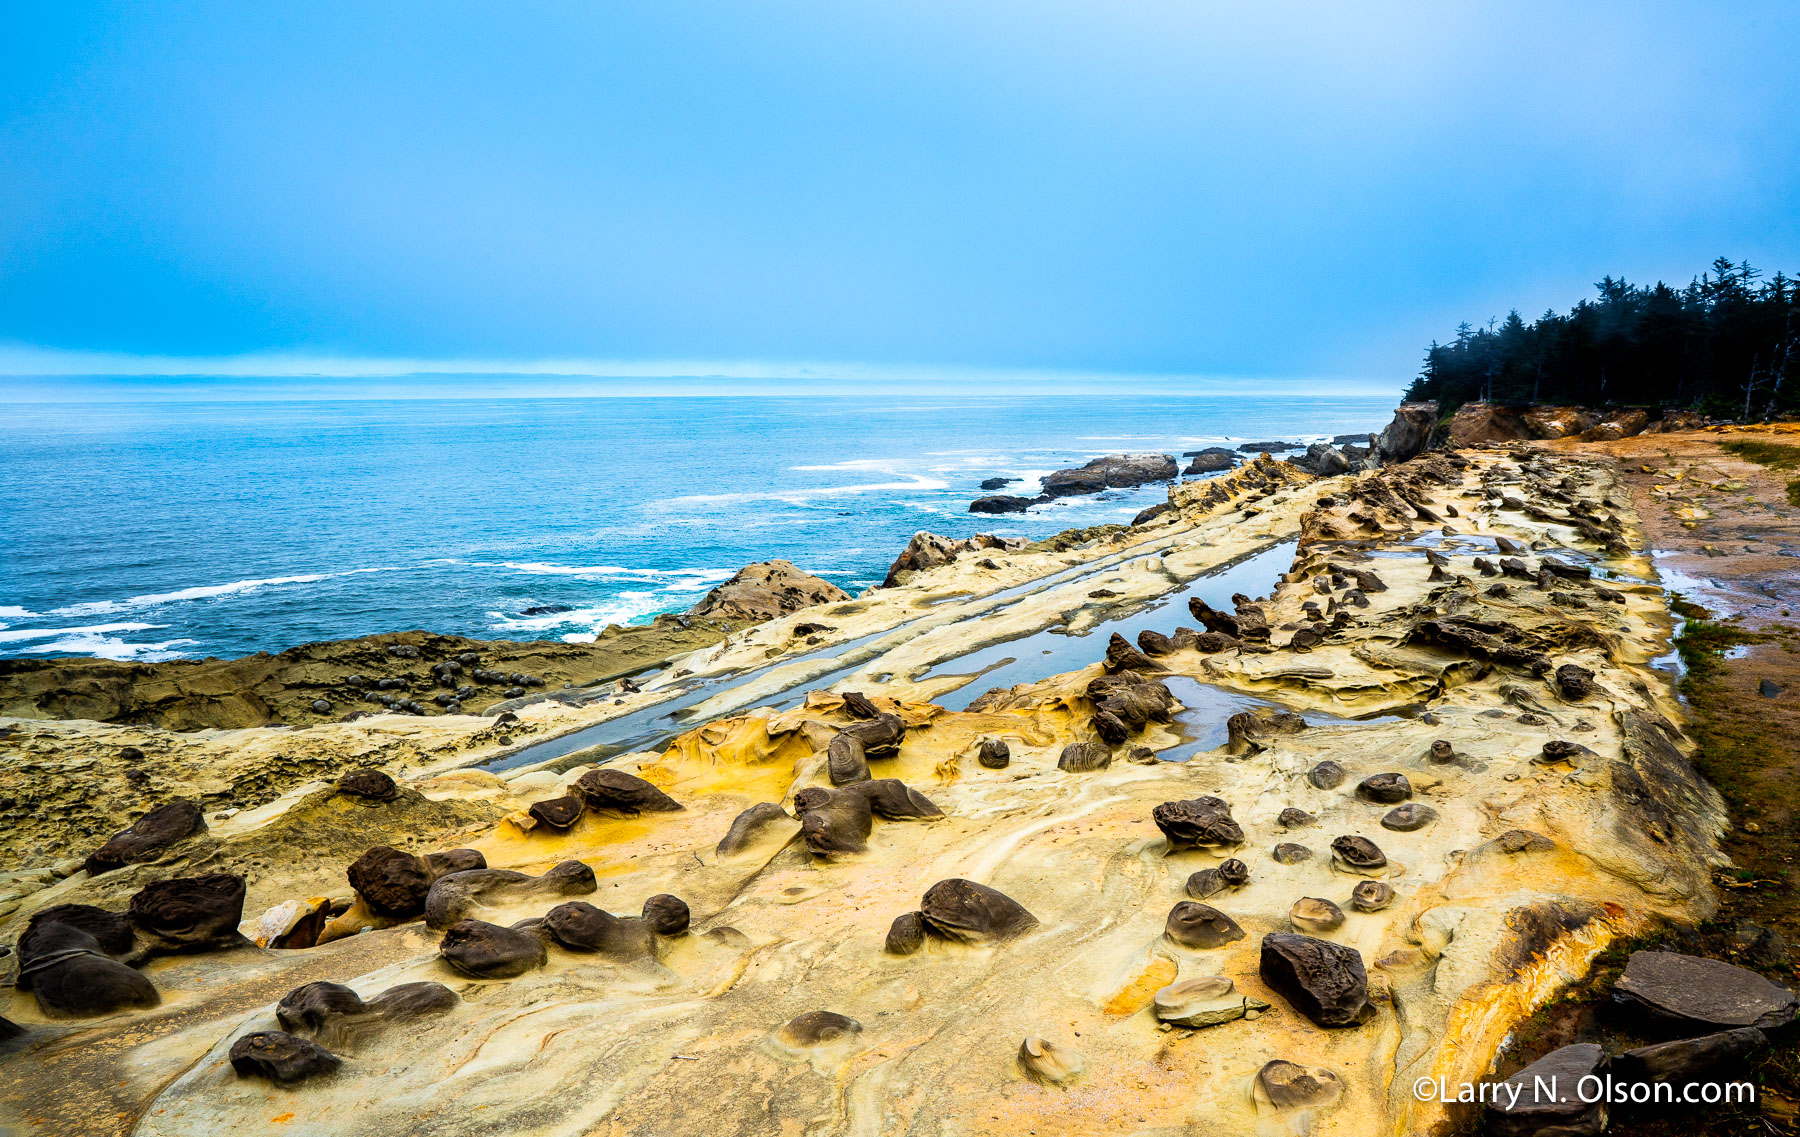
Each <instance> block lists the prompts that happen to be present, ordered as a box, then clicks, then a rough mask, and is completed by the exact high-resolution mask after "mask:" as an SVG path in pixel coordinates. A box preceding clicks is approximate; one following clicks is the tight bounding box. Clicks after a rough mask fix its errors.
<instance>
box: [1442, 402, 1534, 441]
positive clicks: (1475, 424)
mask: <svg viewBox="0 0 1800 1137" xmlns="http://www.w3.org/2000/svg"><path fill="white" fill-rule="evenodd" d="M1529 437H1531V432H1530V430H1529V429H1527V427H1526V425H1525V420H1524V418H1523V417H1522V416H1521V415H1520V413H1519V412H1518V411H1517V410H1515V409H1513V408H1512V407H1503V406H1500V405H1498V404H1496V403H1464V404H1463V405H1462V406H1460V407H1458V408H1456V413H1455V414H1453V415H1451V416H1450V421H1449V423H1447V424H1446V425H1445V426H1444V438H1445V439H1446V440H1447V441H1448V442H1449V443H1450V445H1451V446H1455V447H1459V448H1460V447H1463V446H1477V445H1480V444H1482V443H1486V442H1518V441H1520V440H1521V439H1525V438H1529Z"/></svg>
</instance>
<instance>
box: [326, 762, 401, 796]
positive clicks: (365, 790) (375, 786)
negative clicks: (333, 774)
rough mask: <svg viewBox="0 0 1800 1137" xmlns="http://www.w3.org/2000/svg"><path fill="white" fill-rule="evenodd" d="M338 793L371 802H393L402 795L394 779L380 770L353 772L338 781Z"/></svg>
mask: <svg viewBox="0 0 1800 1137" xmlns="http://www.w3.org/2000/svg"><path fill="white" fill-rule="evenodd" d="M337 792H338V793H341V794H346V795H348V796H350V797H360V798H367V799H368V800H370V801H393V800H394V798H396V797H398V796H399V794H400V787H399V786H397V785H395V784H394V779H392V778H390V777H388V776H387V775H386V774H384V773H382V772H381V771H380V770H368V769H363V770H352V771H350V772H349V773H348V774H345V775H344V776H343V777H341V778H339V779H338V780H337Z"/></svg>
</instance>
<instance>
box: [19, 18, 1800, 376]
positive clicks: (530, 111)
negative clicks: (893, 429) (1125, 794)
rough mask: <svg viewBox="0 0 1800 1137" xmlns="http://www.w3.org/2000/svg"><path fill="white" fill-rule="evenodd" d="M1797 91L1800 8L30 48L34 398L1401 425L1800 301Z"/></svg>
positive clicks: (747, 22)
mask: <svg viewBox="0 0 1800 1137" xmlns="http://www.w3.org/2000/svg"><path fill="white" fill-rule="evenodd" d="M1796 58H1800V5H1794V4H1756V3H1744V4H1718V3H1703V4H1656V3H1642V2H1639V3H1629V4H1600V3H1591V4H1561V5H1535V4H1530V3H1522V2H1519V0H1508V2H1504V3H1478V2H1471V3H1457V4H1442V3H1436V4H1419V5H1387V4H1343V3H1329V4H1281V3H1268V4H1261V3H1259V4H1255V5H1231V6H1226V5H1210V4H1195V3H1192V2H1191V0H1182V2H1169V3H1162V2H1154V0H1136V2H1134V0H1099V2H1094V3H1067V2H1059V0H1031V2H1029V3H1027V2H1023V0H1020V2H1016V3H1014V2H996V0H956V2H954V3H951V2H938V0H912V2H909V3H907V4H889V5H876V4H845V3H843V2H842V0H834V2H824V0H822V2H818V3H804V2H778V0H777V2H746V0H735V2H732V3H695V2H687V0H656V2H655V3H650V4H635V5H628V4H621V3H604V2H593V3H581V4H576V3H566V4H534V3H525V2H515V3H508V4H505V5H493V4H474V3H467V4H465V3H456V2H452V0H437V2H433V3H429V4H408V3H402V2H384V3H381V4H366V3H360V4H334V3H323V2H309V3H305V4H283V3H258V4H248V5H246V4H209V3H203V2H197V3H184V4H179V5H174V4H169V5H141V4H137V5H132V4H116V5H113V4H100V3H67V4H48V3H46V4H38V5H33V6H30V7H24V6H21V7H15V8H12V9H10V10H9V19H8V34H7V35H6V36H5V37H0V376H11V378H10V379H6V378H0V392H13V393H17V392H20V391H28V392H36V393H37V394H38V395H39V396H42V395H43V393H44V392H45V391H51V392H54V391H58V390H61V391H70V390H75V389H76V388H77V387H78V386H80V385H81V384H83V383H88V382H89V381H88V380H77V379H74V378H72V377H74V376H90V375H95V374H105V375H118V376H163V377H168V376H185V377H186V378H183V379H181V380H180V381H179V382H174V381H165V380H157V381H145V380H138V381H136V382H135V384H134V383H128V382H123V381H119V382H116V383H114V387H115V389H116V390H119V391H144V390H168V389H173V388H174V387H179V389H181V390H183V391H187V392H190V393H191V392H193V391H196V390H206V389H209V384H211V385H216V386H217V387H218V389H224V385H227V384H233V385H234V386H233V387H232V389H245V384H246V383H249V384H250V385H251V386H253V387H255V388H256V389H257V390H261V391H263V392H264V393H275V394H278V393H280V392H282V391H288V392H293V391H314V390H321V389H327V388H329V389H333V390H339V391H343V390H350V389H356V388H358V387H365V388H367V389H371V390H373V389H376V388H377V387H379V386H380V384H374V383H365V382H364V377H376V378H381V377H394V376H406V375H409V374H412V373H456V374H458V375H463V376H470V375H473V376H490V377H492V376H508V375H514V374H522V375H523V376H525V377H527V378H528V379H533V381H542V380H543V378H544V377H546V376H564V377H566V376H570V375H574V376H602V377H608V378H610V379H629V380H632V381H633V382H635V383H636V384H637V385H638V387H639V388H640V389H642V388H644V387H646V386H647V387H648V388H649V389H656V388H657V387H658V386H659V383H660V381H659V380H658V379H657V378H656V377H658V376H710V377H713V382H714V384H715V385H720V384H722V385H724V386H726V387H729V386H731V384H733V383H738V382H749V381H753V380H756V379H758V378H759V377H761V378H766V377H776V378H780V377H784V376H805V377H812V378H813V379H815V380H818V381H822V382H835V381H848V382H850V383H851V384H854V383H855V382H856V381H859V380H867V381H871V382H873V381H877V380H879V381H882V382H886V383H898V384H901V385H905V384H906V383H908V382H910V381H912V380H913V379H915V378H921V377H931V378H934V379H935V380H936V381H938V382H939V383H942V384H946V385H948V386H950V387H952V388H954V387H955V386H957V385H959V384H962V383H964V382H981V381H987V380H997V381H1024V382H1033V381H1039V380H1043V381H1052V380H1053V381H1054V382H1057V383H1062V384H1064V385H1067V386H1068V387H1069V388H1070V389H1072V390H1079V389H1082V388H1084V387H1092V386H1105V385H1106V384H1109V383H1111V384H1115V385H1116V384H1119V383H1122V382H1128V381H1130V380H1132V379H1134V378H1137V379H1144V378H1155V377H1173V378H1174V379H1176V380H1179V381H1181V382H1184V383H1187V384H1189V386H1190V387H1191V388H1192V389H1210V388H1207V387H1206V384H1213V385H1214V387H1216V389H1219V390H1221V391H1228V390H1232V389H1239V388H1243V387H1244V386H1246V385H1248V386H1250V387H1253V388H1258V389H1262V388H1264V387H1266V384H1267V383H1269V382H1280V383H1285V384H1288V385H1289V388H1290V389H1293V390H1303V389H1314V388H1328V389H1336V390H1344V391H1351V390H1358V391H1361V390H1367V391H1377V392H1385V391H1398V390H1399V389H1400V388H1401V387H1402V386H1404V384H1405V383H1406V381H1407V380H1408V379H1409V378H1410V377H1411V376H1412V375H1413V374H1414V373H1415V372H1416V371H1417V369H1418V365H1419V360H1420V357H1421V355H1422V351H1423V348H1424V346H1425V344H1426V343H1427V342H1428V341H1430V340H1431V339H1433V338H1449V337H1450V336H1451V335H1453V334H1454V329H1455V327H1456V325H1457V323H1458V322H1460V321H1463V320H1469V321H1471V322H1476V323H1480V322H1483V321H1485V320H1487V319H1488V318H1490V317H1503V316H1504V315H1505V314H1506V312H1507V311H1508V310H1509V309H1511V308H1515V307H1516V308H1519V309H1521V310H1523V311H1524V312H1525V314H1526V315H1527V316H1530V315H1533V314H1535V313H1537V312H1540V311H1542V310H1543V309H1544V308H1546V307H1549V306H1557V307H1567V306H1568V305H1569V304H1571V303H1573V302H1575V301H1576V300H1579V299H1581V298H1582V297H1583V296H1585V295H1588V294H1591V283H1592V282H1593V281H1596V280H1598V279H1600V277H1601V276H1603V275H1607V274H1611V275H1614V276H1620V275H1622V276H1625V277H1626V278H1628V279H1631V280H1633V281H1650V280H1654V279H1657V278H1662V279H1667V280H1670V281H1672V282H1681V283H1685V282H1686V281H1687V280H1688V279H1689V278H1690V277H1692V276H1693V275H1695V274H1696V273H1698V272H1699V271H1701V270H1702V269H1704V268H1705V266H1706V265H1707V263H1708V262H1710V261H1711V259H1712V258H1713V257H1715V256H1719V255H1721V254H1723V255H1727V256H1730V257H1732V258H1734V259H1745V258H1747V259H1749V260H1750V261H1751V262H1752V263H1754V264H1756V265H1758V266H1760V267H1763V268H1765V269H1768V270H1773V269H1776V268H1782V269H1786V270H1787V271H1789V272H1796V271H1800V115H1796V114H1795V112H1794V106H1793V101H1792V63H1793V61H1794V60H1795V59H1796ZM44 376H48V377H51V378H49V379H44V378H34V377H44ZM533 377H535V378H533ZM109 382H112V381H109ZM91 386H92V385H91V384H90V385H89V388H83V389H90V388H91ZM102 386H104V384H103V385H102ZM389 386H391V383H390V384H389ZM477 386H480V384H477ZM488 386H491V383H489V384H488ZM383 389H386V388H383ZM668 389H670V390H676V389H680V384H679V383H675V384H668ZM481 393H489V391H488V390H487V389H486V388H485V387H484V388H483V390H482V392H481Z"/></svg>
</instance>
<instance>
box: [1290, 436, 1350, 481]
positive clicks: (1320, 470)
mask: <svg viewBox="0 0 1800 1137" xmlns="http://www.w3.org/2000/svg"><path fill="white" fill-rule="evenodd" d="M1293 462H1294V465H1296V466H1298V467H1300V468H1301V469H1302V470H1305V471H1306V472H1307V473H1309V474H1316V475H1318V476H1319V477H1321V478H1330V477H1335V476H1337V475H1338V474H1347V473H1349V472H1350V470H1351V469H1352V463H1351V461H1350V456H1349V455H1348V454H1346V453H1344V452H1343V451H1342V450H1339V449H1337V448H1336V447H1334V446H1332V445H1331V443H1329V442H1315V443H1313V444H1312V445H1311V446H1308V447H1307V448H1306V453H1305V454H1302V455H1301V456H1300V457H1298V458H1295V459H1294V460H1293Z"/></svg>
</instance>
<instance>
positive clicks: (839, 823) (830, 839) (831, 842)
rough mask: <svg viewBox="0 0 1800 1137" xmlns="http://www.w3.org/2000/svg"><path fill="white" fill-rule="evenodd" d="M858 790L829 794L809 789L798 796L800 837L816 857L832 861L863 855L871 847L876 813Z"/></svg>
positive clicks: (796, 798)
mask: <svg viewBox="0 0 1800 1137" xmlns="http://www.w3.org/2000/svg"><path fill="white" fill-rule="evenodd" d="M856 788H857V787H855V786H846V787H844V788H843V789H835V790H828V789H826V788H825V787H823V786H808V787H807V788H805V789H803V790H801V791H800V792H799V793H797V794H795V795H794V810H795V812H797V813H798V814H799V815H800V836H801V838H802V839H803V840H805V842H806V850H807V852H809V853H811V854H812V855H813V856H815V857H822V858H830V857H836V856H842V855H844V854H846V853H860V852H862V851H863V850H865V849H867V848H868V847H869V834H870V833H871V832H873V831H874V828H875V821H874V816H875V814H874V810H873V809H872V808H871V806H870V804H869V799H868V798H867V797H865V796H864V795H862V794H860V793H856V792H854V791H855V790H856Z"/></svg>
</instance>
